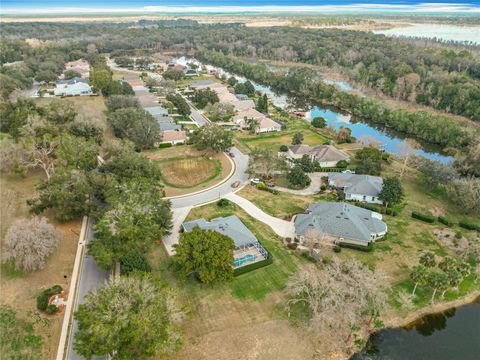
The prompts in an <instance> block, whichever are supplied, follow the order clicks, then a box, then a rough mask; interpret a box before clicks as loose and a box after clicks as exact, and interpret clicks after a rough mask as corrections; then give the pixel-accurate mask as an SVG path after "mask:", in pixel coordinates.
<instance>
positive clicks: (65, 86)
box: [54, 78, 93, 96]
mask: <svg viewBox="0 0 480 360" xmlns="http://www.w3.org/2000/svg"><path fill="white" fill-rule="evenodd" d="M78 79H79V80H78ZM54 94H55V96H89V95H93V91H92V88H91V87H90V85H88V83H87V81H86V80H85V79H82V78H74V79H71V80H59V81H57V85H56V88H55V90H54Z"/></svg>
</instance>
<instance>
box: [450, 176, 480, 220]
mask: <svg viewBox="0 0 480 360" xmlns="http://www.w3.org/2000/svg"><path fill="white" fill-rule="evenodd" d="M447 196H448V198H449V199H450V201H451V202H452V203H453V204H455V205H456V206H457V207H458V209H459V210H460V211H461V212H464V213H471V214H480V179H479V178H475V177H473V176H469V177H464V178H459V179H454V180H453V181H452V182H450V184H448V185H447Z"/></svg>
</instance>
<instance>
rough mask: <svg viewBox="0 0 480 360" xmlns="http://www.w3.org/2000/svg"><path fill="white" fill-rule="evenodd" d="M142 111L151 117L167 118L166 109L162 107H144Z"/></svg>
mask: <svg viewBox="0 0 480 360" xmlns="http://www.w3.org/2000/svg"><path fill="white" fill-rule="evenodd" d="M144 110H145V111H146V112H148V113H149V114H150V115H152V116H168V109H166V108H164V107H163V106H150V107H145V108H144Z"/></svg>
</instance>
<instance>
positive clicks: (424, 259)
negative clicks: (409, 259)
mask: <svg viewBox="0 0 480 360" xmlns="http://www.w3.org/2000/svg"><path fill="white" fill-rule="evenodd" d="M419 262H420V264H422V265H423V266H425V267H427V268H432V267H434V266H435V264H436V262H435V254H434V253H431V252H426V253H423V254H422V256H420V260H419Z"/></svg>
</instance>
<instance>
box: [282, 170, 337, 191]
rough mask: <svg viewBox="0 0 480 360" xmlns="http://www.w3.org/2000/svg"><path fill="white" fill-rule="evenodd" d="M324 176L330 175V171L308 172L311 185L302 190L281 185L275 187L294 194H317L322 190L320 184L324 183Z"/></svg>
mask: <svg viewBox="0 0 480 360" xmlns="http://www.w3.org/2000/svg"><path fill="white" fill-rule="evenodd" d="M323 176H328V173H326V172H316V173H310V174H308V177H309V178H310V180H311V182H310V185H309V186H308V187H306V188H305V189H302V190H294V189H287V188H284V187H280V186H276V187H275V189H276V190H278V191H281V192H286V193H289V194H293V195H303V196H308V195H315V194H317V193H318V192H319V191H320V185H322V177H323Z"/></svg>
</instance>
